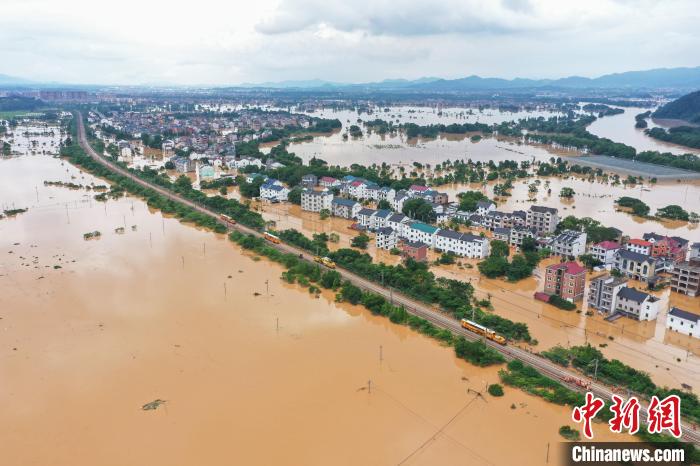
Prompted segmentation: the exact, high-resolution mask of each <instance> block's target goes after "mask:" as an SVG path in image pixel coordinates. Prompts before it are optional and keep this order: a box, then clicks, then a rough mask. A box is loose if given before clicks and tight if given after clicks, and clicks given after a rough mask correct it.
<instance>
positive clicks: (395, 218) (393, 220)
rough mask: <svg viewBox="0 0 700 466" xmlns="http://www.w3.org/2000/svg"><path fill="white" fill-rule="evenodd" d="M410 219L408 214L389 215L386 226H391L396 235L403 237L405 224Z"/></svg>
mask: <svg viewBox="0 0 700 466" xmlns="http://www.w3.org/2000/svg"><path fill="white" fill-rule="evenodd" d="M410 221H411V219H410V218H409V217H407V216H406V215H404V214H398V213H395V214H391V215H390V216H389V217H387V219H386V226H388V227H391V228H392V229H393V230H394V231H395V232H396V235H397V236H399V237H400V238H402V237H403V228H404V225H406V224H408V223H409V222H410Z"/></svg>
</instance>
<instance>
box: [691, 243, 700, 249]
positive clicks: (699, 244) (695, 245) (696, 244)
mask: <svg viewBox="0 0 700 466" xmlns="http://www.w3.org/2000/svg"><path fill="white" fill-rule="evenodd" d="M690 249H700V243H693V244H692V245H691V246H690Z"/></svg>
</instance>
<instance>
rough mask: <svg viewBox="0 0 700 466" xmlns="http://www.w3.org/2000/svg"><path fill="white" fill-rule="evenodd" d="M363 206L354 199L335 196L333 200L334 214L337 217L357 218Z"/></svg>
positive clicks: (332, 208)
mask: <svg viewBox="0 0 700 466" xmlns="http://www.w3.org/2000/svg"><path fill="white" fill-rule="evenodd" d="M361 208H362V206H360V203H359V202H357V201H353V200H352V199H344V198H342V197H335V198H333V201H332V202H331V210H332V214H333V215H335V216H336V217H342V218H347V219H353V218H357V214H358V213H359V212H360V209H361Z"/></svg>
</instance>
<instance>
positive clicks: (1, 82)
mask: <svg viewBox="0 0 700 466" xmlns="http://www.w3.org/2000/svg"><path fill="white" fill-rule="evenodd" d="M31 83H32V81H30V80H28V79H24V78H18V77H16V76H9V75H6V74H0V86H21V85H26V84H31Z"/></svg>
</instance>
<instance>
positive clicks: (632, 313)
mask: <svg viewBox="0 0 700 466" xmlns="http://www.w3.org/2000/svg"><path fill="white" fill-rule="evenodd" d="M660 305H661V301H660V300H659V298H657V297H656V296H652V295H650V294H648V293H644V292H643V291H639V290H638V289H636V288H630V287H627V286H625V287H623V288H621V289H620V291H619V292H618V293H617V302H616V303H615V312H619V313H621V314H624V315H626V316H627V317H632V318H634V319H637V320H655V319H656V316H657V315H658V314H659V307H660Z"/></svg>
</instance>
